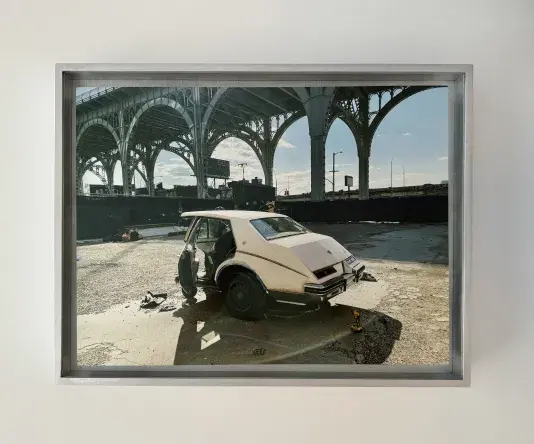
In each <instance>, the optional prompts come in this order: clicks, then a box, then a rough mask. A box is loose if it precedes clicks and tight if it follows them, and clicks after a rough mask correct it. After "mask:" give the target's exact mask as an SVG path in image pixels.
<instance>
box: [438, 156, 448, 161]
mask: <svg viewBox="0 0 534 444" xmlns="http://www.w3.org/2000/svg"><path fill="white" fill-rule="evenodd" d="M447 159H448V157H447V156H445V157H440V158H439V159H438V160H447Z"/></svg>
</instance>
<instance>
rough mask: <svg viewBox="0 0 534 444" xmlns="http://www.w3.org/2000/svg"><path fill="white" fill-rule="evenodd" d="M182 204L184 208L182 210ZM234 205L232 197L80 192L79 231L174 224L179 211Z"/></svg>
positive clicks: (97, 234) (98, 234) (81, 235)
mask: <svg viewBox="0 0 534 444" xmlns="http://www.w3.org/2000/svg"><path fill="white" fill-rule="evenodd" d="M180 204H181V211H180ZM217 207H224V208H225V209H228V210H230V209H233V208H234V204H233V202H232V201H229V200H221V199H196V198H187V197H182V198H169V197H148V196H147V197H144V196H113V197H111V196H109V197H94V196H78V197H77V199H76V222H77V223H76V225H77V227H76V231H77V238H78V239H98V238H103V237H106V236H109V235H110V234H111V233H113V232H115V231H116V230H117V229H119V228H123V227H127V226H135V225H150V224H166V223H168V224H169V225H170V224H175V223H177V222H178V219H179V214H180V212H185V211H195V210H213V209H215V208H217Z"/></svg>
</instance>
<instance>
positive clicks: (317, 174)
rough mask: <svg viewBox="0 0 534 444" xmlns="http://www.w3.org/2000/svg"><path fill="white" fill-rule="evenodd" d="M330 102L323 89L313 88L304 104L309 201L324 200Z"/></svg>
mask: <svg viewBox="0 0 534 444" xmlns="http://www.w3.org/2000/svg"><path fill="white" fill-rule="evenodd" d="M330 101H331V97H330V96H328V95H324V90H323V88H315V87H314V88H311V94H310V97H309V98H308V100H307V101H306V102H305V103H304V109H305V110H306V115H307V116H308V127H309V132H310V142H311V143H310V144H311V200H324V198H325V192H324V191H325V188H324V177H325V176H324V175H325V171H324V169H325V139H326V134H325V122H326V114H327V112H328V106H329V105H330Z"/></svg>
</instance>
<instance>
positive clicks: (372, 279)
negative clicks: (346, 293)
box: [361, 271, 377, 282]
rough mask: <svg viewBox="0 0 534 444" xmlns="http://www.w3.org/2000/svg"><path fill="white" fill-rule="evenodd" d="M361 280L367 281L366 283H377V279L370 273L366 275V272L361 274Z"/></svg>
mask: <svg viewBox="0 0 534 444" xmlns="http://www.w3.org/2000/svg"><path fill="white" fill-rule="evenodd" d="M361 280H362V281H367V282H376V281H377V279H376V278H375V277H374V276H373V275H372V274H371V273H368V272H367V271H364V272H363V274H362V277H361Z"/></svg>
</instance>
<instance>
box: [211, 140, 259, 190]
mask: <svg viewBox="0 0 534 444" xmlns="http://www.w3.org/2000/svg"><path fill="white" fill-rule="evenodd" d="M212 157H214V158H217V159H222V160H228V161H229V162H230V178H231V179H232V180H241V179H242V177H243V169H242V167H240V166H239V164H241V163H246V166H245V179H248V180H250V179H252V178H254V177H259V178H260V179H263V180H265V175H264V173H263V168H262V167H261V163H260V160H259V159H258V156H257V155H256V153H255V152H254V150H253V149H252V148H251V147H250V146H249V145H247V144H246V143H245V142H243V141H242V140H240V139H236V138H234V137H231V138H228V139H225V140H224V141H222V142H221V143H220V144H219V145H218V146H217V148H215V150H214V151H213V155H212Z"/></svg>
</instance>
